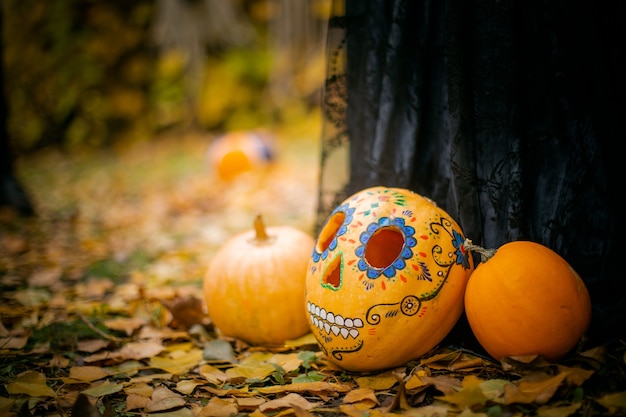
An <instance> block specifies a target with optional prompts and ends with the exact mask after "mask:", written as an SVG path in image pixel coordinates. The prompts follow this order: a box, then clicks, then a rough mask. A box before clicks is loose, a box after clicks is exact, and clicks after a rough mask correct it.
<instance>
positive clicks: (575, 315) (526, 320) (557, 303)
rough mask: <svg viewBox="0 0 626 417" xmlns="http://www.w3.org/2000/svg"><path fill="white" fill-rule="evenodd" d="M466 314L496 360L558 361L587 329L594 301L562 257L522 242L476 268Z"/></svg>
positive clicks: (509, 245)
mask: <svg viewBox="0 0 626 417" xmlns="http://www.w3.org/2000/svg"><path fill="white" fill-rule="evenodd" d="M468 247H470V248H471V246H468ZM465 312H466V315H467V320H468V322H469V324H470V327H471V329H472V331H473V333H474V335H475V336H476V339H477V340H478V342H479V343H480V344H481V345H482V347H483V348H484V349H485V350H486V351H487V352H488V353H489V354H490V355H491V356H493V357H494V358H495V359H497V360H501V359H502V358H503V357H505V356H521V355H541V356H543V357H544V358H546V359H548V360H552V361H558V360H559V359H561V358H562V357H563V356H564V355H565V354H567V353H568V352H569V351H571V350H572V349H573V348H574V347H575V346H576V344H577V343H578V341H579V340H580V338H581V337H582V336H583V334H584V333H585V331H586V330H587V327H588V326H589V322H590V320H591V301H590V298H589V293H588V291H587V287H586V286H585V284H584V282H583V281H582V279H581V278H580V276H579V275H578V274H577V273H576V271H574V269H572V267H571V266H570V265H569V264H568V263H567V262H566V261H565V260H564V259H563V258H562V257H561V256H559V255H558V254H557V253H556V252H554V251H553V250H551V249H549V248H547V247H546V246H543V245H540V244H538V243H534V242H529V241H517V242H509V243H506V244H504V245H502V246H501V247H500V248H498V249H497V251H496V252H495V254H492V256H491V257H490V258H488V259H486V260H484V261H483V262H482V263H480V264H478V265H477V267H476V270H475V271H474V273H473V274H472V276H471V277H470V279H469V282H468V284H467V289H466V291H465Z"/></svg>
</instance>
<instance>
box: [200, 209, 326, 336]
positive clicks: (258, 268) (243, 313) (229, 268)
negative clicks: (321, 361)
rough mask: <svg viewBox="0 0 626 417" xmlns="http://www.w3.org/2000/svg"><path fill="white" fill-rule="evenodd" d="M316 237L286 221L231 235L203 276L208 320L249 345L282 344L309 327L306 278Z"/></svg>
mask: <svg viewBox="0 0 626 417" xmlns="http://www.w3.org/2000/svg"><path fill="white" fill-rule="evenodd" d="M313 244H314V239H313V237H312V236H310V235H308V234H307V233H305V232H303V231H301V230H298V229H296V228H293V227H289V226H277V227H268V228H265V226H264V224H263V221H262V219H261V217H260V216H259V217H257V219H256V221H255V228H254V229H253V230H248V231H245V232H243V233H241V234H239V235H236V236H234V237H232V238H230V239H229V240H228V241H227V242H226V243H225V244H224V245H223V246H222V247H221V248H220V249H219V250H218V251H217V252H216V253H215V255H214V256H213V258H212V260H211V263H210V265H209V267H208V270H207V272H206V275H205V278H204V297H205V301H206V307H207V311H208V314H209V317H210V318H211V321H212V322H213V324H214V325H215V327H217V328H218V329H219V330H220V331H221V333H222V334H224V335H225V336H230V337H234V338H238V339H241V340H243V341H245V342H247V343H249V344H253V345H280V344H282V343H284V342H285V341H286V340H289V339H293V338H297V337H300V336H303V335H305V334H306V333H308V332H309V327H308V321H307V316H306V314H305V312H304V310H303V308H302V305H303V304H304V279H305V274H306V268H307V263H308V260H309V257H310V255H311V251H312V249H313Z"/></svg>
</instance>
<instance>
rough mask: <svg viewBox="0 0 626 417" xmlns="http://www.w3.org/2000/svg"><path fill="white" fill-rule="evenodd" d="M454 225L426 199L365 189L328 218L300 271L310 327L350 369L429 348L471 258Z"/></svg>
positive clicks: (446, 326) (442, 328)
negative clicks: (305, 267)
mask: <svg viewBox="0 0 626 417" xmlns="http://www.w3.org/2000/svg"><path fill="white" fill-rule="evenodd" d="M464 240H465V238H464V236H463V234H462V231H461V228H460V227H459V226H458V224H457V223H456V222H455V221H454V220H453V219H452V218H451V217H450V216H449V215H448V214H447V213H446V212H445V211H444V210H442V209H440V208H439V207H437V205H436V204H435V203H434V202H433V201H431V200H430V199H428V198H425V197H423V196H420V195H419V194H416V193H414V192H411V191H409V190H406V189H401V188H387V187H372V188H368V189H365V190H362V191H360V192H358V193H356V194H354V195H353V196H351V197H349V198H348V199H346V200H345V201H344V202H343V203H342V204H340V205H339V206H338V207H337V208H335V210H334V211H333V212H332V213H331V214H330V216H329V217H328V218H327V220H326V222H325V224H324V225H323V227H322V229H321V231H320V233H319V236H318V238H317V240H316V244H315V249H314V251H313V256H312V257H311V260H310V261H309V266H308V270H307V278H306V309H307V313H308V314H309V321H310V322H309V324H310V326H311V330H312V332H313V335H314V336H315V338H316V339H317V342H318V344H319V345H320V347H321V349H322V350H323V352H324V353H325V354H326V356H327V357H328V359H329V360H330V361H331V362H333V363H334V364H335V365H337V366H339V367H341V368H343V369H346V370H349V371H376V370H382V369H386V368H391V367H394V366H399V365H402V364H405V363H406V362H408V361H410V360H412V359H416V358H419V357H420V356H422V355H424V354H425V353H427V352H428V351H430V350H431V349H433V348H434V347H435V346H437V344H438V343H439V342H441V340H442V339H443V338H444V337H445V336H446V335H447V334H448V333H449V332H450V330H451V329H452V328H453V326H454V325H455V324H456V322H457V321H458V319H459V317H460V316H461V314H462V312H463V296H464V292H465V285H466V283H467V279H468V277H469V276H470V274H471V272H472V270H473V261H472V259H471V257H470V256H468V254H467V253H466V251H465V248H464V246H463V242H464Z"/></svg>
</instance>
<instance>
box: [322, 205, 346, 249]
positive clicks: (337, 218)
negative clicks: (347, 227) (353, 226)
mask: <svg viewBox="0 0 626 417" xmlns="http://www.w3.org/2000/svg"><path fill="white" fill-rule="evenodd" d="M345 219H346V213H344V212H343V211H338V212H337V213H335V214H333V215H332V216H331V217H330V218H329V219H328V222H327V223H326V225H325V226H324V228H323V229H322V230H321V231H320V234H319V238H318V239H317V244H316V248H315V249H316V250H317V251H318V252H319V253H322V252H324V251H325V250H326V249H328V247H329V246H330V244H331V242H332V241H333V239H334V238H335V236H337V232H338V231H339V228H340V227H341V225H342V224H343V221H344V220H345Z"/></svg>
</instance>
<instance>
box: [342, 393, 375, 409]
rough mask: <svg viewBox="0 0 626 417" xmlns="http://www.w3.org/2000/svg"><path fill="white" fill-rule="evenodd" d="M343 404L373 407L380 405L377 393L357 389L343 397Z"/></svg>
mask: <svg viewBox="0 0 626 417" xmlns="http://www.w3.org/2000/svg"><path fill="white" fill-rule="evenodd" d="M343 403H344V404H353V403H365V404H368V405H371V407H373V406H375V405H377V404H378V398H376V392H375V391H374V390H373V389H371V388H357V389H355V390H352V391H349V392H348V393H347V394H346V395H345V397H343ZM371 407H370V408H371Z"/></svg>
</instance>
